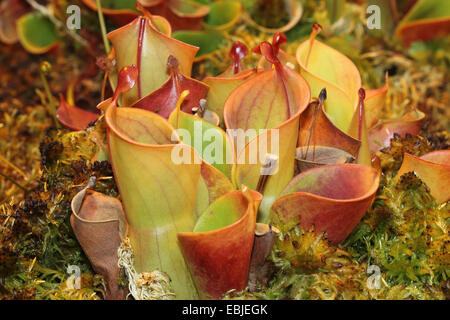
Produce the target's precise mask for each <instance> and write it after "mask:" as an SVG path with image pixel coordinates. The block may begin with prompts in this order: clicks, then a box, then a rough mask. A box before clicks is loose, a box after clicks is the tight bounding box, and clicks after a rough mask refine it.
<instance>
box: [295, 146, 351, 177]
mask: <svg viewBox="0 0 450 320" xmlns="http://www.w3.org/2000/svg"><path fill="white" fill-rule="evenodd" d="M295 159H296V160H297V161H298V168H299V170H300V172H304V171H306V170H309V169H312V168H315V167H320V166H325V165H327V164H335V163H353V162H354V161H355V157H354V156H353V155H351V154H350V153H348V152H345V151H344V150H341V149H338V148H333V147H326V146H309V147H298V148H297V151H296V154H295Z"/></svg>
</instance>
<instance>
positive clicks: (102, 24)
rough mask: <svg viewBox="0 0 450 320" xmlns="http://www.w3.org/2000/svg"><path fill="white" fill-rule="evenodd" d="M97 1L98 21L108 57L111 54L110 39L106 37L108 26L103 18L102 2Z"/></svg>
mask: <svg viewBox="0 0 450 320" xmlns="http://www.w3.org/2000/svg"><path fill="white" fill-rule="evenodd" d="M95 1H96V3H97V13H98V21H99V23H100V29H101V31H102V38H103V44H104V46H105V52H106V55H108V54H109V52H110V51H111V47H110V46H109V42H108V38H107V37H106V26H105V19H104V18H103V12H102V4H101V2H100V0H95Z"/></svg>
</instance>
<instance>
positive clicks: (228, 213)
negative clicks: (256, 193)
mask: <svg viewBox="0 0 450 320" xmlns="http://www.w3.org/2000/svg"><path fill="white" fill-rule="evenodd" d="M231 195H234V194H231ZM231 195H226V196H224V197H222V198H219V199H217V201H215V202H213V203H212V204H211V205H210V206H209V207H208V208H207V209H206V211H205V212H204V213H203V214H202V215H201V216H200V218H199V219H198V221H197V224H196V225H195V227H194V232H207V231H213V230H217V229H220V228H223V227H226V226H229V225H231V224H233V223H235V222H236V221H238V220H239V219H240V218H241V217H242V215H243V214H242V212H245V210H246V208H247V203H246V202H245V201H243V200H244V199H243V198H242V197H238V196H231ZM235 195H238V194H236V193H235Z"/></svg>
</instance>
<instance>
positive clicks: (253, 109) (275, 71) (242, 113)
mask: <svg viewBox="0 0 450 320" xmlns="http://www.w3.org/2000/svg"><path fill="white" fill-rule="evenodd" d="M255 50H256V52H259V53H261V54H262V55H263V56H264V57H265V58H266V59H267V60H268V61H270V62H271V63H272V64H273V65H274V68H272V69H271V70H268V71H265V72H262V73H258V74H257V75H256V76H255V77H253V78H251V79H250V80H247V81H245V82H244V83H243V84H241V85H240V86H239V87H237V88H236V89H235V90H234V91H233V92H232V93H231V94H230V96H229V97H228V99H227V100H226V102H225V106H224V120H225V125H226V127H227V129H242V130H243V131H244V132H245V131H246V130H247V129H253V130H262V131H263V132H262V133H261V131H260V132H259V135H257V136H256V137H245V139H246V141H245V143H246V144H245V145H242V146H241V144H240V143H237V142H239V137H237V141H234V140H233V143H234V149H235V152H236V154H237V163H238V165H237V166H236V169H235V170H234V177H233V181H235V185H241V184H245V185H247V186H249V187H250V188H252V189H254V188H255V187H256V186H257V184H258V180H259V177H260V172H261V167H262V161H263V160H264V159H262V158H261V157H264V156H265V154H266V153H273V154H276V155H279V161H278V162H277V168H283V169H282V170H274V172H273V173H274V174H273V175H271V176H270V177H269V178H268V180H267V183H266V185H265V188H264V191H263V194H264V198H263V200H262V203H261V206H260V214H259V216H258V221H259V222H264V223H265V222H267V218H268V215H269V210H270V207H271V206H272V203H273V201H274V200H275V197H276V196H277V195H278V194H279V193H280V191H281V190H282V189H283V187H284V186H285V185H286V184H287V183H288V182H289V181H290V180H291V179H292V177H293V175H294V165H295V160H294V159H295V147H296V145H297V139H298V125H299V117H300V113H301V112H302V111H303V110H305V108H306V107H307V106H308V103H309V101H310V99H311V96H310V90H309V86H308V84H307V82H306V81H305V80H304V79H303V77H302V76H300V75H299V74H298V73H297V72H295V71H293V70H291V69H290V68H288V67H286V66H283V65H282V64H281V62H280V61H279V60H278V58H277V56H276V55H275V52H274V51H273V47H272V45H271V44H270V43H268V42H263V43H261V45H260V46H259V47H257V48H256V49H255ZM234 138H236V137H234ZM252 150H259V155H260V156H259V158H260V159H259V161H257V163H250V162H251V161H245V159H251V158H250V156H251V152H252ZM264 151H265V152H264Z"/></svg>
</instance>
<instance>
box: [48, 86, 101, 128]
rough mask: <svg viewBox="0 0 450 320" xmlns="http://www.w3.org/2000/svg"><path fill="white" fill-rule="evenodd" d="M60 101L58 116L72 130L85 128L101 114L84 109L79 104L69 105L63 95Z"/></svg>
mask: <svg viewBox="0 0 450 320" xmlns="http://www.w3.org/2000/svg"><path fill="white" fill-rule="evenodd" d="M59 101H60V103H59V108H58V110H57V111H56V117H57V118H58V120H59V122H61V123H62V124H63V125H64V126H66V127H67V128H70V129H72V130H76V131H78V130H83V129H85V128H86V127H87V126H88V125H89V124H90V123H91V122H94V121H96V120H97V119H98V117H99V116H100V115H99V114H96V113H92V112H89V111H86V110H83V109H81V108H79V107H77V106H71V105H69V104H68V103H67V101H66V99H64V97H63V95H60V96H59Z"/></svg>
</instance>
